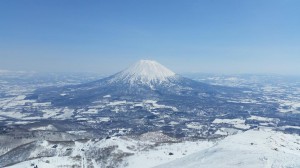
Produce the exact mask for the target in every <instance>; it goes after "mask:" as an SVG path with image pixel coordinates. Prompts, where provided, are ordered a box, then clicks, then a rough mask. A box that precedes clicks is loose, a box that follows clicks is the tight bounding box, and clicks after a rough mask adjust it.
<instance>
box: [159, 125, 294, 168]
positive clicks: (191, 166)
mask: <svg viewBox="0 0 300 168" xmlns="http://www.w3.org/2000/svg"><path fill="white" fill-rule="evenodd" d="M299 142H300V137H299V135H292V134H284V133H282V132H275V131H272V130H269V129H260V130H249V131H246V132H244V133H240V134H236V135H233V136H229V137H227V138H225V139H224V140H221V141H220V142H219V143H217V144H216V145H215V146H213V147H211V148H209V149H205V150H202V151H200V152H196V153H194V154H191V155H189V156H186V157H184V158H182V159H178V160H176V161H173V162H170V163H167V164H162V165H160V166H157V167H156V168H182V167H185V168H202V167H203V168H207V167H209V168H240V167H243V168H279V167H280V168H296V167H300V160H299V158H300V143H299Z"/></svg>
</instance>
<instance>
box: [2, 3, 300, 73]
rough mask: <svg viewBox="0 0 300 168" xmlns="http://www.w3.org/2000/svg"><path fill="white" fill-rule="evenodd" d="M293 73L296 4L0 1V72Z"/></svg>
mask: <svg viewBox="0 0 300 168" xmlns="http://www.w3.org/2000/svg"><path fill="white" fill-rule="evenodd" d="M139 59H153V60H157V61H158V62H160V63H162V64H164V65H166V66H167V67H169V68H170V69H172V70H174V71H175V72H177V73H184V72H205V73H279V74H297V75H299V74H300V1H299V0H189V1H183V0H181V1H177V0H109V1H108V0H105V1H104V0H103V1H100V0H97V1H96V0H94V1H92V0H81V1H79V0H51V1H46V0H42V1H41V0H26V1H24V0H2V1H0V69H9V70H34V71H42V72H49V71H50V72H53V71H60V72H81V71H83V72H98V73H105V74H108V73H114V72H116V71H119V70H120V69H124V68H125V67H127V66H128V65H130V64H132V63H134V62H136V61H137V60H139Z"/></svg>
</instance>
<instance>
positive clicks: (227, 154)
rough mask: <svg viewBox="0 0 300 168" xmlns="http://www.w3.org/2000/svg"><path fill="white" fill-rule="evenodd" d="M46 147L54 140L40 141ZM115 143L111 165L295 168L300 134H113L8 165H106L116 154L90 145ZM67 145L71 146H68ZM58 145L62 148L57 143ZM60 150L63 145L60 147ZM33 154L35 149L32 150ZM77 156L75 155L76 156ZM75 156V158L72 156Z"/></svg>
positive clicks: (264, 131) (134, 167)
mask: <svg viewBox="0 0 300 168" xmlns="http://www.w3.org/2000/svg"><path fill="white" fill-rule="evenodd" d="M41 145H43V146H44V147H45V148H51V146H52V145H53V144H51V145H50V144H48V143H47V142H46V141H44V142H42V144H41ZM113 146H117V149H116V150H115V154H117V153H119V155H114V157H118V156H121V154H123V155H122V156H124V154H127V155H125V156H126V157H125V158H124V159H123V160H122V164H119V165H115V166H112V167H129V168H141V167H143V168H147V167H149V168H150V167H156V168H201V167H203V168H207V167H209V168H226V167H228V168H235V167H236V168H244V167H245V168H250V167H251V168H252V167H253V168H279V167H280V168H297V167H300V160H299V158H300V136H299V135H292V134H284V133H282V132H276V131H272V130H270V129H260V130H249V131H246V132H240V133H238V134H236V135H232V136H228V137H226V138H225V139H220V140H217V141H215V142H212V141H196V142H190V141H185V142H179V143H159V144H157V143H154V142H150V141H144V140H141V139H139V140H133V139H130V138H124V137H123V138H112V139H106V140H105V139H104V140H100V141H87V142H75V144H74V146H73V147H74V149H73V153H72V154H71V155H70V156H73V157H70V156H68V157H59V155H61V153H59V152H58V153H57V155H56V156H53V157H43V158H38V159H32V160H30V161H25V162H21V163H19V164H15V165H13V166H10V167H11V168H31V167H32V165H38V167H49V168H50V167H68V166H74V167H109V166H108V165H106V164H107V163H109V162H110V161H113V159H116V158H113V157H112V158H108V159H107V161H106V162H103V163H102V164H101V163H100V164H99V163H97V162H96V160H93V159H91V158H87V157H86V156H83V155H84V151H85V150H88V149H89V148H99V147H101V148H109V147H113ZM68 147H69V148H70V146H68ZM57 148H62V147H60V146H58V147H57ZM61 151H63V149H61ZM32 155H34V153H32ZM75 156H77V157H75ZM75 158H77V160H76V159H75Z"/></svg>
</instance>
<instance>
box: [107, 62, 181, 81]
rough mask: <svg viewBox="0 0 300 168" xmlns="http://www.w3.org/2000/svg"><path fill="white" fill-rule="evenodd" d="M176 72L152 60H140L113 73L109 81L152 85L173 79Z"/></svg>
mask: <svg viewBox="0 0 300 168" xmlns="http://www.w3.org/2000/svg"><path fill="white" fill-rule="evenodd" d="M175 78H176V74H175V73H174V72H172V71H171V70H169V69H168V68H166V67H164V66H163V65H161V64H159V63H158V62H156V61H152V60H140V61H138V62H137V63H136V64H134V65H132V66H130V67H129V68H127V69H125V70H124V71H122V72H120V73H117V74H116V75H114V77H113V78H112V79H110V81H111V82H120V81H121V82H127V83H130V84H131V85H135V84H145V85H148V86H152V85H155V84H161V83H163V82H168V81H169V80H170V79H175Z"/></svg>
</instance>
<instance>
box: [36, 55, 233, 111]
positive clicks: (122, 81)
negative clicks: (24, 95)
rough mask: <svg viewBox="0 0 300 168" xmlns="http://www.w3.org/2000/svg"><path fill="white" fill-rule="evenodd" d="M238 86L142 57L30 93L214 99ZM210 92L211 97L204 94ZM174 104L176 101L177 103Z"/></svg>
mask: <svg viewBox="0 0 300 168" xmlns="http://www.w3.org/2000/svg"><path fill="white" fill-rule="evenodd" d="M237 90H238V89H233V88H229V87H221V86H212V85H209V84H205V83H200V82H197V81H194V80H191V79H188V78H184V77H182V76H180V75H178V74H175V73H174V72H172V71H171V70H169V69H168V68H166V67H164V66H163V65H161V64H159V63H157V62H156V61H150V60H141V61H139V62H137V63H136V64H134V65H132V66H130V67H129V68H127V69H125V70H124V71H121V72H119V73H116V74H114V75H112V76H110V77H107V78H104V79H101V80H98V81H94V82H90V83H85V84H81V85H75V86H66V87H61V88H51V89H49V88H48V89H42V90H38V91H36V94H35V95H33V96H31V97H35V98H38V100H39V101H40V102H51V103H52V104H54V105H62V106H73V105H87V104H89V103H91V102H94V101H99V100H102V98H103V96H106V95H110V96H111V97H112V99H119V100H128V99H130V100H147V99H150V100H164V101H166V100H170V99H172V101H174V100H176V101H177V100H179V101H181V100H182V99H185V100H186V98H185V97H188V98H189V99H194V100H197V99H199V98H200V99H201V98H202V99H203V96H206V98H205V100H202V102H204V103H205V101H207V100H209V101H211V100H213V99H214V98H213V97H214V96H215V95H218V94H224V93H225V94H234V93H236V91H237ZM207 96H209V97H210V98H207ZM176 104H177V103H176Z"/></svg>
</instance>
